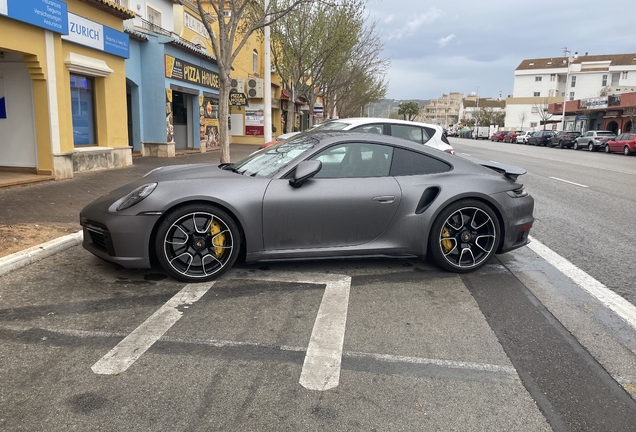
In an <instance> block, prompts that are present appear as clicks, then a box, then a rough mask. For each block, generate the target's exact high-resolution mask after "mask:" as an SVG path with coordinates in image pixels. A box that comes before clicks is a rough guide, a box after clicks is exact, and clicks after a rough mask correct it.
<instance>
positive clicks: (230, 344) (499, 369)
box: [0, 325, 636, 383]
mask: <svg viewBox="0 0 636 432" xmlns="http://www.w3.org/2000/svg"><path fill="white" fill-rule="evenodd" d="M0 329H2V330H8V331H14V332H27V331H32V330H35V329H36V328H35V327H28V326H15V325H2V326H0ZM37 330H41V331H45V332H47V333H51V334H58V335H64V336H71V337H76V338H96V337H99V338H114V337H124V336H126V334H125V333H122V332H104V331H93V330H74V329H62V328H58V327H55V328H46V327H37ZM159 341H161V342H168V343H179V344H190V345H200V346H210V347H214V348H241V347H244V348H250V347H253V348H266V349H277V350H280V351H293V352H306V348H304V347H297V346H291V345H269V344H261V343H257V342H237V341H228V340H215V339H197V338H179V337H173V336H166V335H164V336H161V337H160V338H159ZM342 357H343V358H356V359H372V360H375V361H378V362H382V363H402V364H420V365H431V366H438V367H444V368H447V369H461V370H472V371H484V372H495V373H501V374H505V375H516V374H517V371H516V369H515V368H514V367H512V366H501V365H493V364H489V363H474V362H462V361H455V360H444V359H434V358H426V357H408V356H398V355H392V354H378V353H366V352H356V351H343V352H342ZM620 378H621V381H622V382H626V383H636V377H620Z"/></svg>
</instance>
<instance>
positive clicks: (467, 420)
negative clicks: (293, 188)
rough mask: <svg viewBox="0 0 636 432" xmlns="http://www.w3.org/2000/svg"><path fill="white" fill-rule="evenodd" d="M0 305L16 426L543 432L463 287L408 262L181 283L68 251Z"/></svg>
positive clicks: (1, 375) (9, 406)
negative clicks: (188, 283) (203, 282)
mask: <svg viewBox="0 0 636 432" xmlns="http://www.w3.org/2000/svg"><path fill="white" fill-rule="evenodd" d="M491 270H494V271H499V270H498V268H497V266H494V267H493V268H492V269H491ZM0 295H1V297H0V300H1V302H2V303H1V304H2V307H1V308H0V338H1V339H2V341H3V343H2V346H1V347H0V361H1V364H2V369H1V370H0V379H1V380H2V382H3V391H2V397H1V399H0V404H1V405H2V408H3V409H2V412H3V415H2V419H1V420H0V421H2V423H0V425H2V424H3V425H5V426H8V428H7V429H11V430H13V429H19V427H24V428H26V429H29V430H43V429H49V430H55V429H58V428H59V429H62V428H61V427H60V425H64V428H66V427H67V426H72V425H76V426H77V425H82V427H88V426H93V427H95V428H96V429H99V428H107V429H110V428H112V429H122V428H132V429H135V428H136V429H148V428H151V429H161V428H165V427H168V426H170V427H171V428H173V429H175V430H213V429H230V430H265V429H267V427H264V425H272V424H277V425H281V427H277V429H280V430H317V429H321V428H325V427H327V428H329V429H338V430H359V429H372V428H378V429H380V430H388V429H391V430H399V429H402V430H412V429H413V428H420V427H421V425H422V424H423V422H424V423H425V424H427V425H429V426H430V427H429V429H430V430H436V429H439V430H452V429H456V430H460V429H461V430H484V428H486V429H488V430H533V431H535V430H549V426H548V424H547V422H546V421H545V419H544V417H543V416H542V415H541V413H540V411H539V410H538V408H537V407H536V405H535V403H534V401H533V400H532V397H530V395H529V394H528V393H527V392H526V390H525V388H524V386H523V384H522V382H521V381H520V380H519V378H518V375H517V373H516V371H515V369H514V367H513V366H512V364H511V363H510V360H509V359H508V357H507V356H506V354H505V353H504V351H503V349H502V347H501V345H500V344H499V342H498V340H497V337H496V336H495V335H494V333H493V331H492V330H491V329H490V327H489V325H488V323H487V322H486V320H485V319H484V317H483V315H482V314H481V312H480V310H479V307H478V306H477V303H476V302H475V300H474V299H473V297H472V296H471V294H470V292H469V291H468V289H467V288H466V286H465V285H464V283H463V282H462V279H461V278H460V277H458V276H456V275H452V274H450V273H446V272H441V271H440V270H438V269H437V268H435V267H432V266H430V265H428V264H427V263H422V262H420V261H417V260H410V261H404V260H400V261H395V260H367V261H347V262H342V261H338V262H314V263H287V264H270V265H266V266H263V265H259V266H241V267H239V268H238V269H237V270H235V271H233V272H231V273H230V274H228V275H227V276H226V277H224V278H222V279H221V280H218V281H216V282H215V283H208V284H190V285H186V284H182V283H178V282H176V281H174V280H171V279H168V278H165V277H164V276H163V275H162V274H160V273H155V272H152V271H148V272H141V271H128V270H123V269H117V268H116V267H114V266H112V265H110V264H107V263H104V262H101V261H100V260H98V259H96V258H94V257H92V256H90V255H89V254H87V253H86V252H84V251H83V250H82V249H81V248H80V247H74V248H71V249H69V250H68V251H65V252H63V253H60V254H58V255H56V256H54V257H51V258H48V259H46V260H43V261H41V262H40V263H38V264H36V265H32V266H29V267H26V268H24V269H22V270H19V271H16V272H12V273H10V274H8V275H5V276H4V277H3V279H2V289H1V291H0ZM34 408H35V409H38V412H39V413H41V414H39V415H38V416H36V417H33V416H31V415H30V414H29V413H31V412H32V411H33V409H34ZM176 413H178V415H176ZM131 425H132V426H131ZM416 425H417V426H416ZM26 429H25V430H26Z"/></svg>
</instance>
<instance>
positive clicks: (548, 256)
mask: <svg viewBox="0 0 636 432" xmlns="http://www.w3.org/2000/svg"><path fill="white" fill-rule="evenodd" d="M530 239H531V242H530V243H529V244H528V247H529V248H530V249H531V250H533V251H534V252H535V253H537V254H538V255H539V256H541V257H542V258H543V259H544V260H546V261H547V262H549V263H550V264H552V265H553V266H554V267H556V268H557V269H558V270H559V271H560V272H561V273H563V274H564V275H566V276H567V277H569V278H570V279H572V280H573V281H574V282H575V283H576V284H577V285H579V286H580V287H581V288H583V289H584V290H585V291H587V292H588V293H589V294H590V295H591V296H592V297H594V298H596V299H597V300H598V301H600V302H601V303H602V304H603V305H605V306H606V307H607V308H609V309H610V310H612V311H613V312H614V313H616V314H617V315H618V316H619V317H621V318H622V319H623V320H624V321H625V322H627V323H628V324H629V325H631V326H632V327H633V328H635V329H636V306H634V305H633V304H631V303H630V302H628V301H627V300H625V299H624V298H623V297H621V296H619V295H618V294H616V293H615V292H613V291H612V290H610V289H609V288H607V287H606V286H605V285H603V284H602V283H601V282H599V281H597V280H596V279H594V278H593V277H592V276H590V275H588V274H587V273H585V272H584V271H583V270H581V269H580V268H578V267H577V266H575V265H574V264H572V263H571V262H570V261H568V260H567V259H565V258H563V257H562V256H561V255H559V254H557V253H556V252H554V251H553V250H552V249H550V248H548V247H547V246H546V245H544V244H543V243H541V242H540V241H539V240H537V239H535V238H532V237H531V238H530Z"/></svg>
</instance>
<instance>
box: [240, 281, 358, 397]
mask: <svg viewBox="0 0 636 432" xmlns="http://www.w3.org/2000/svg"><path fill="white" fill-rule="evenodd" d="M233 277H234V278H241V274H240V273H237V274H235V275H233ZM244 277H245V278H249V279H250V280H264V281H270V282H295V283H314V284H321V285H322V284H325V285H326V288H325V293H324V294H323V296H322V301H321V302H320V308H319V309H318V315H317V317H316V321H315V323H314V328H313V330H312V332H311V338H310V339H309V346H308V347H307V352H306V354H305V361H304V363H303V369H302V372H301V373H300V381H299V382H300V385H302V386H303V387H305V388H306V389H309V390H318V391H325V390H329V389H332V388H335V387H337V386H338V383H339V382H340V365H341V363H342V348H343V345H344V334H345V328H346V324H347V310H348V308H349V292H350V288H351V277H350V276H345V275H336V274H321V273H292V272H281V273H275V274H271V275H262V276H261V275H258V276H257V275H251V274H247V275H244Z"/></svg>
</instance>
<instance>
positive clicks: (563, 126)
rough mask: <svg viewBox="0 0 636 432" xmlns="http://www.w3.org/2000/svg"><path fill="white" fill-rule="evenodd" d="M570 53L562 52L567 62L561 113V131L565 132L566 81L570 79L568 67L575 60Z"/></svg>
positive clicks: (566, 50) (565, 50)
mask: <svg viewBox="0 0 636 432" xmlns="http://www.w3.org/2000/svg"><path fill="white" fill-rule="evenodd" d="M570 53H571V51H570V50H569V49H567V48H565V49H564V50H563V54H564V55H565V56H566V61H567V62H568V67H567V71H566V73H565V90H564V91H563V112H562V113H561V130H562V131H565V104H566V103H567V100H568V80H569V79H570V65H571V64H572V61H573V60H575V59H576V57H577V55H576V53H574V57H571V56H570V55H569V54H570Z"/></svg>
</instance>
